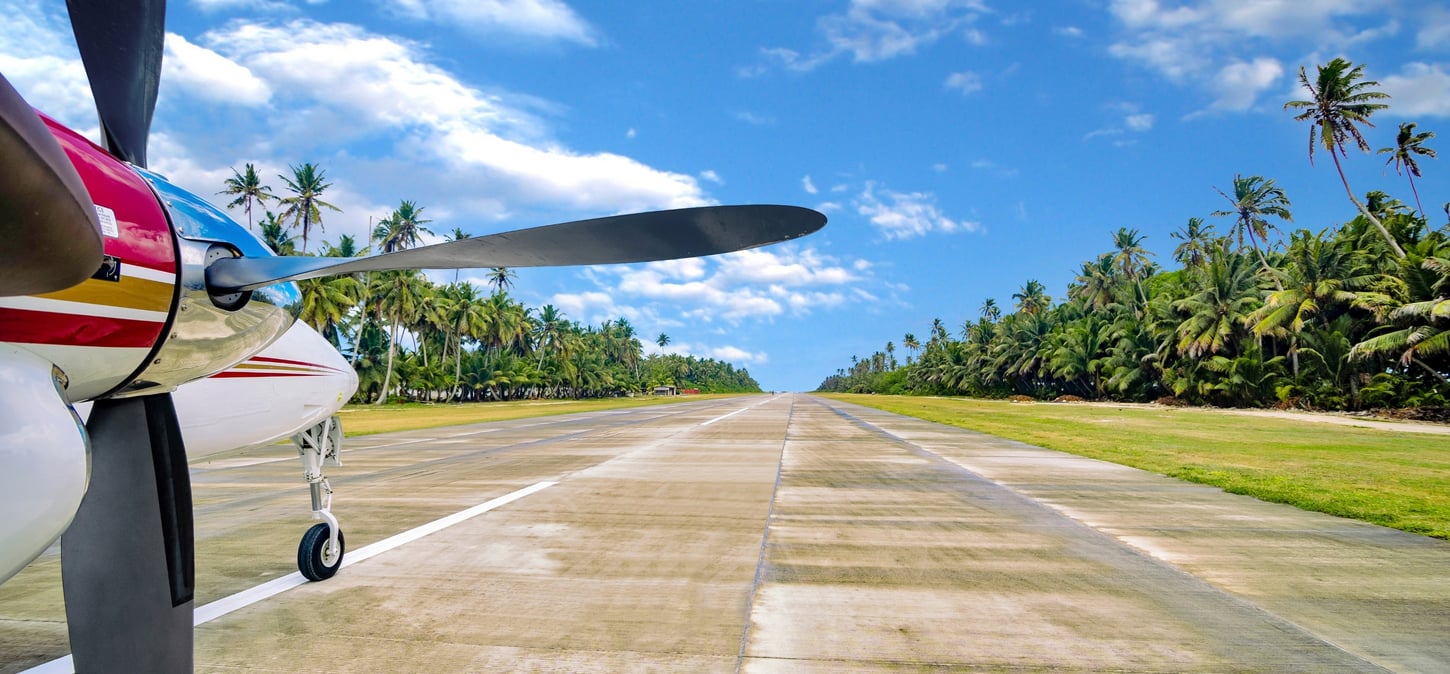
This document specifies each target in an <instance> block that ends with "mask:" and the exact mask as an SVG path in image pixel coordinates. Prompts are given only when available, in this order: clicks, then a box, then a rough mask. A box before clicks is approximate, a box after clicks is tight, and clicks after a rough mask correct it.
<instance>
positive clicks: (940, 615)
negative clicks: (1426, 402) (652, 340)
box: [0, 395, 1450, 672]
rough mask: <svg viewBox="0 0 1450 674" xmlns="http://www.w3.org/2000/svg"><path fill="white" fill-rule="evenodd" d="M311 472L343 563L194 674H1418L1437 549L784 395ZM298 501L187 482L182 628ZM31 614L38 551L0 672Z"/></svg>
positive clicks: (281, 557) (250, 626)
mask: <svg viewBox="0 0 1450 674" xmlns="http://www.w3.org/2000/svg"><path fill="white" fill-rule="evenodd" d="M343 461H344V465H343V466H342V467H341V468H329V474H330V475H331V476H332V484H333V487H334V489H335V490H336V492H337V493H336V495H335V497H334V499H335V500H334V505H333V509H334V512H335V513H336V514H337V515H338V517H339V518H340V519H341V521H342V524H343V527H344V530H345V531H346V535H347V542H348V549H349V555H350V556H353V555H357V556H359V557H363V556H365V557H366V558H365V559H359V560H357V561H351V562H349V566H348V567H346V568H344V569H343V570H342V571H340V572H339V573H338V575H337V576H336V577H335V578H333V579H331V580H328V581H325V582H322V583H305V584H293V586H290V587H287V588H284V589H282V590H280V591H278V592H277V593H275V594H271V595H270V596H265V597H261V598H259V599H255V600H245V601H244V600H240V599H238V600H235V603H236V605H231V604H228V605H227V606H226V607H225V608H227V609H228V611H227V612H225V613H218V614H217V615H215V616H213V617H211V618H210V619H209V620H208V621H207V622H205V623H203V624H201V625H199V626H198V627H197V628H196V663H197V670H198V671H204V672H296V671H319V672H321V671H327V672H336V671H345V672H402V671H419V672H422V671H427V672H454V671H460V672H461V671H480V672H482V671H571V672H575V671H582V672H615V671H626V672H637V671H661V672H664V671H671V672H673V671H686V672H701V671H703V672H738V671H745V672H812V671H819V672H854V671H920V670H925V669H967V670H986V671H1003V670H1005V671H1046V670H1055V671H1059V670H1066V671H1120V672H1227V671H1330V672H1360V671H1366V672H1369V671H1375V672H1382V671H1405V672H1410V671H1450V639H1447V638H1446V635H1450V544H1447V543H1446V542H1443V541H1437V540H1433V539H1428V538H1424V537H1419V536H1414V535H1411V534H1405V533H1401V532H1397V531H1393V530H1389V529H1384V528H1381V527H1377V526H1374V525H1369V524H1363V523H1358V522H1352V521H1348V520H1342V519H1338V518H1334V517H1330V516H1327V515H1320V514H1315V513H1307V512H1303V511H1299V510H1297V509H1294V508H1290V507H1287V506H1279V505H1274V504H1267V503H1262V502H1259V501H1255V500H1253V499H1249V498H1247V497H1241V496H1235V495H1230V494H1225V493H1223V492H1222V491H1220V490H1217V489H1213V488H1209V487H1203V486H1199V485H1192V484H1188V483H1183V482H1179V481H1176V480H1171V479H1168V478H1164V477H1160V476H1157V475H1152V474H1148V473H1144V472H1142V471H1137V470H1134V469H1130V468H1125V467H1122V466H1117V465H1114V464H1107V463H1103V462H1099V461H1093V460H1090V459H1084V458H1079V457H1074V456H1070V455H1066V454H1062V453H1059V452H1052V451H1049V450H1044V449H1040V448H1035V447H1030V446H1027V445H1022V444H1020V443H1014V442H1010V441H1006V440H1002V439H999V438H994V437H991V436H985V435H981V434H977V433H972V432H969V431H963V430H960V429H954V428H949V427H945V426H940V425H937V424H932V423H929V422H924V421H919V420H915V419H909V418H906V417H900V416H896V415H891V414H888V413H884V412H879V411H875V410H870V409H866V408H862V407H857V406H852V405H846V404H842V403H837V402H834V401H828V400H825V399H821V398H815V397H811V396H805V395H785V396H776V397H770V396H743V397H740V398H733V399H729V400H713V401H700V402H689V403H680V404H675V405H666V406H657V407H649V408H642V409H636V410H626V411H610V412H599V413H589V414H582V415H571V416H563V417H549V418H538V419H526V420H518V421H511V422H500V423H493V424H482V425H475V426H466V427H454V428H447V429H432V430H427V431H414V432H407V433H393V434H386V435H377V436H367V437H364V438H355V439H350V440H349V441H348V443H347V445H346V446H345V448H344V453H343ZM300 473H301V468H300V464H299V463H298V462H296V461H295V458H294V457H293V451H292V450H291V448H290V447H273V448H266V449H264V450H257V451H251V452H246V453H241V454H234V455H226V456H222V457H219V458H217V459H215V460H212V461H209V462H203V463H197V464H194V465H193V471H192V474H193V483H194V497H195V500H196V536H197V585H198V587H197V605H198V606H199V607H202V608H201V609H199V610H198V615H201V614H202V613H204V612H205V607H204V606H203V605H205V604H209V603H213V602H219V601H220V602H227V601H233V600H232V599H228V598H233V597H235V596H236V595H238V593H246V592H248V591H249V590H254V589H255V588H258V587H260V586H264V585H266V584H268V583H274V584H280V585H287V582H286V581H285V580H283V581H279V580H278V579H285V578H286V577H287V576H288V575H289V574H292V573H293V572H295V560H296V544H297V538H298V537H299V536H300V535H301V533H302V531H303V530H305V528H306V527H307V526H310V524H311V523H312V522H311V520H310V517H309V511H308V508H309V505H308V499H307V494H306V490H305V488H304V485H303V484H302V481H301V479H300ZM503 497H507V498H503ZM495 500H499V501H501V502H496V501H495ZM491 502H492V503H491ZM483 506H488V507H486V508H485V507H483ZM445 520H446V521H447V526H446V528H437V529H434V528H431V527H437V526H438V525H437V524H436V523H438V522H440V521H445ZM420 527H430V528H429V529H427V530H424V529H420ZM400 535H403V536H402V537H401V538H393V537H397V536H400ZM370 546H372V547H371V548H370ZM367 550H371V552H368V553H365V552H364V551H367ZM280 585H279V586H280ZM60 595H61V592H60V583H59V559H58V554H57V552H56V551H55V550H52V551H49V552H47V553H46V554H45V555H44V556H42V557H41V558H40V559H39V560H37V561H36V562H35V563H33V564H32V565H31V566H30V567H28V568H27V569H26V570H25V571H23V572H22V573H21V574H20V575H18V576H16V577H15V578H14V579H12V580H11V581H10V582H8V583H6V584H5V585H3V586H0V671H5V672H10V671H23V670H25V669H27V668H30V667H34V666H37V665H42V664H43V663H46V662H50V661H53V660H55V659H56V658H60V657H62V656H64V655H65V654H66V653H67V651H68V647H67V644H66V636H65V626H64V612H63V608H62V607H61V597H60Z"/></svg>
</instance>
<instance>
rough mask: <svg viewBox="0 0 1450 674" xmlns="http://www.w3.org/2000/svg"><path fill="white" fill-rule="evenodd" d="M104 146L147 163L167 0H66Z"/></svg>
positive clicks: (119, 155)
mask: <svg viewBox="0 0 1450 674" xmlns="http://www.w3.org/2000/svg"><path fill="white" fill-rule="evenodd" d="M66 7H67V8H69V9H70V23H71V30H73V31H74V32H75V35H76V46H78V47H80V51H81V61H82V62H83V63H85V66H86V77H87V78H88V79H90V81H91V94H92V95H93V96H95V98H96V112H97V113H99V114H100V117H101V135H102V136H103V140H104V141H105V143H104V144H105V147H106V149H107V150H108V151H110V153H111V154H113V155H115V156H116V157H117V158H118V159H121V160H124V161H128V162H131V163H132V164H135V165H137V166H140V167H142V168H145V167H146V136H147V134H148V133H150V131H151V113H152V112H154V111H155V110H156V88H157V85H158V84H159V83H160V81H161V52H162V43H163V41H164V40H165V37H166V0H138V1H135V2H116V1H115V0H66Z"/></svg>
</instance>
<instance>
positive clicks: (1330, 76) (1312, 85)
mask: <svg viewBox="0 0 1450 674" xmlns="http://www.w3.org/2000/svg"><path fill="white" fill-rule="evenodd" d="M1363 77H1364V66H1363V65H1359V66H1356V65H1354V64H1353V63H1351V62H1349V61H1347V60H1345V59H1342V58H1335V59H1332V60H1330V61H1329V63H1326V64H1324V65H1322V66H1319V67H1318V75H1317V77H1315V80H1314V81H1313V82H1310V81H1309V76H1308V75H1307V74H1305V72H1304V67H1303V66H1300V67H1299V83H1300V84H1303V85H1304V88H1305V89H1307V90H1308V91H1309V95H1310V100H1307V101H1289V102H1288V103H1285V104H1284V109H1285V110H1289V109H1298V110H1303V112H1301V113H1299V115H1297V116H1296V117H1294V119H1295V120H1296V121H1301V122H1303V121H1307V122H1309V163H1311V164H1312V163H1314V146H1315V144H1316V140H1317V141H1318V144H1320V145H1323V146H1324V149H1325V150H1328V151H1329V157H1330V158H1331V159H1333V160H1334V168H1335V170H1337V171H1339V180H1340V182H1342V183H1344V193H1345V194H1347V195H1349V200H1350V201H1351V202H1353V203H1354V206H1355V208H1358V209H1359V212H1360V213H1361V214H1363V215H1364V217H1365V218H1366V219H1368V220H1369V221H1370V222H1372V223H1374V226H1375V227H1376V228H1378V229H1379V231H1380V235H1381V236H1383V237H1384V238H1385V242H1386V243H1388V244H1389V245H1390V250H1392V251H1394V253H1395V256H1396V257H1398V258H1400V259H1401V260H1403V259H1405V251H1404V249H1403V248H1400V244H1399V243H1398V242H1396V241H1395V239H1394V237H1393V236H1391V235H1390V232H1389V230H1387V229H1385V226H1384V223H1382V222H1380V221H1379V219H1378V218H1376V217H1375V216H1374V215H1373V214H1371V213H1370V212H1369V209H1367V208H1365V207H1364V204H1362V203H1360V201H1359V199H1357V198H1356V197H1355V196H1354V190H1352V189H1350V187H1349V179H1348V178H1346V177H1345V176H1344V166H1343V165H1342V164H1341V163H1340V161H1339V156H1340V155H1341V154H1345V153H1346V151H1345V149H1344V145H1345V143H1346V142H1348V141H1349V140H1351V139H1353V140H1354V143H1355V145H1356V146H1357V147H1359V149H1360V150H1362V151H1365V152H1368V151H1369V143H1367V142H1365V140H1364V135H1363V134H1361V133H1360V132H1359V127H1358V126H1356V125H1358V124H1363V125H1365V126H1370V127H1373V126H1374V124H1373V123H1371V122H1370V121H1369V118H1370V115H1372V114H1374V112H1375V111H1376V110H1383V109H1385V108H1387V107H1389V106H1388V105H1386V104H1384V103H1377V102H1375V101H1382V100H1385V99H1388V98H1389V97H1390V96H1389V94H1386V93H1384V92H1382V91H1375V90H1374V89H1372V88H1371V87H1375V86H1378V85H1379V82H1376V81H1374V80H1365V79H1361V78H1363ZM1346 156H1347V155H1346Z"/></svg>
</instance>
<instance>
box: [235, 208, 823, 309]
mask: <svg viewBox="0 0 1450 674" xmlns="http://www.w3.org/2000/svg"><path fill="white" fill-rule="evenodd" d="M825 224H826V216H825V215H822V214H820V213H818V212H816V211H813V210H810V209H808V208H801V207H799V206H706V207H701V208H684V209H679V210H673V211H653V212H649V213H635V214H631V215H615V216H610V217H605V218H594V219H592V220H578V221H575V222H566V223H562V224H557V225H548V226H544V227H534V228H531V229H521V230H516V231H512V232H504V233H502V234H491V235H489V236H481V237H475V238H471V239H459V240H457V241H449V242H447V243H440V244H436V245H432V246H424V247H422V248H414V249H412V250H403V251H398V252H396V253H388V254H385V255H376V256H373V257H365V258H338V257H264V258H225V259H221V260H217V261H216V262H215V263H213V264H212V265H211V266H210V267H208V268H207V270H206V281H207V287H208V288H210V289H211V290H212V291H213V292H218V291H222V292H225V291H235V290H251V289H253V288H259V287H262V286H265V285H270V284H273V283H278V282H281V281H297V280H301V279H308V278H316V277H319V276H335V275H338V274H351V273H354V272H363V271H388V270H392V269H476V268H481V267H563V266H571V265H590V264H619V263H628V262H653V261H656V260H673V259H677V258H686V257H699V256H703V255H716V254H718V253H729V252H731V251H737V250H745V249H747V248H756V247H758V246H764V245H767V244H771V243H778V242H781V241H789V240H790V239H795V238H798V237H802V236H805V235H807V234H810V233H811V232H814V231H816V230H818V229H820V228H821V227H824V226H825Z"/></svg>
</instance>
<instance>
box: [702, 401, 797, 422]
mask: <svg viewBox="0 0 1450 674" xmlns="http://www.w3.org/2000/svg"><path fill="white" fill-rule="evenodd" d="M776 397H778V396H773V397H771V398H769V399H768V400H762V401H760V402H758V403H755V404H754V405H751V406H750V407H742V408H740V409H738V410H735V411H734V412H731V413H729V414H722V415H720V416H718V417H715V418H714V419H711V420H709V421H703V422H700V425H701V426H709V425H710V424H713V423H715V422H717V421H720V420H721V419H728V418H730V417H733V416H735V415H737V414H740V413H741V412H744V411H747V410H751V409H754V408H756V407H760V406H761V405H764V404H766V403H768V402H770V401H771V400H775V398H776Z"/></svg>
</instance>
